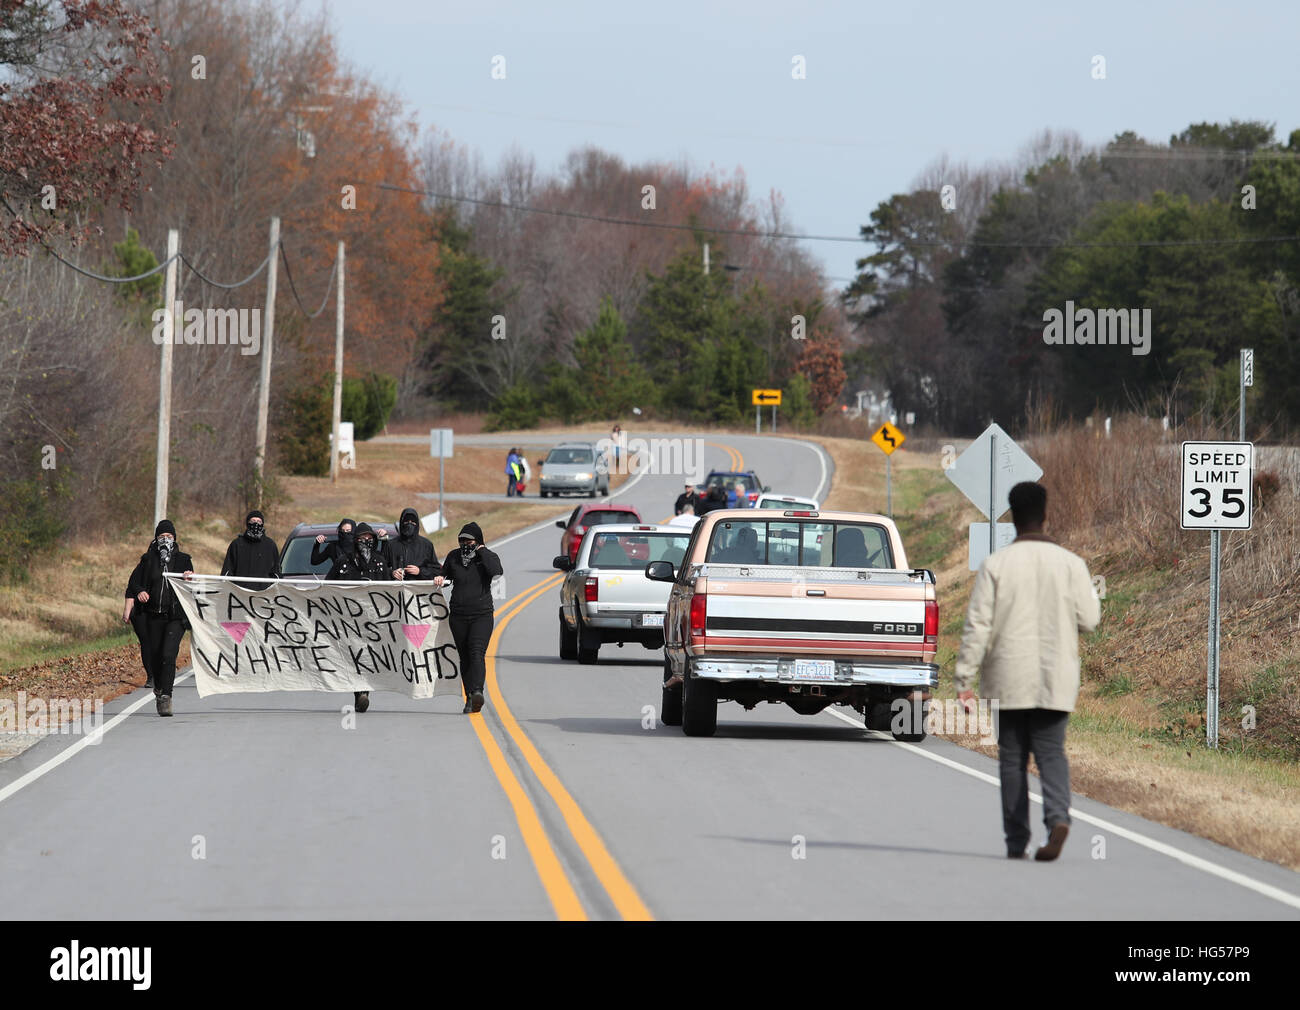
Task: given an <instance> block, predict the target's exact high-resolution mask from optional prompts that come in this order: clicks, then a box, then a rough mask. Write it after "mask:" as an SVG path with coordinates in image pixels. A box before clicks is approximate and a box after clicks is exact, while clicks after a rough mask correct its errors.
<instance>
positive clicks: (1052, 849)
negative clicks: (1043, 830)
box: [1034, 821, 1070, 863]
mask: <svg viewBox="0 0 1300 1010" xmlns="http://www.w3.org/2000/svg"><path fill="white" fill-rule="evenodd" d="M1069 833H1070V825H1068V824H1066V823H1065V822H1064V821H1059V822H1057V823H1056V824H1053V825H1052V830H1051V831H1050V832H1049V833H1048V835H1047V844H1046V845H1044V846H1042V847H1041V848H1040V849H1039V850H1038V851H1037V852H1035V853H1034V858H1035V859H1036V860H1038V862H1040V863H1050V862H1051V861H1052V860H1053V859H1055V858H1056V857H1057V856H1059V855H1060V854H1061V847H1062V846H1064V845H1065V836H1066V835H1068V834H1069Z"/></svg>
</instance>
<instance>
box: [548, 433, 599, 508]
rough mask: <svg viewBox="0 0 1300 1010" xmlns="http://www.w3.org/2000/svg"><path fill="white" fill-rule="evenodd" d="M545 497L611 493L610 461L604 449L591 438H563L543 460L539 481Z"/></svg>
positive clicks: (589, 496)
mask: <svg viewBox="0 0 1300 1010" xmlns="http://www.w3.org/2000/svg"><path fill="white" fill-rule="evenodd" d="M540 490H541V495H542V497H543V498H545V497H547V496H548V495H562V494H585V495H586V496H587V497H588V498H595V497H596V494H597V493H600V494H602V495H607V494H609V461H608V459H607V458H606V456H605V453H604V452H603V451H601V450H599V449H597V448H596V447H595V446H594V445H592V444H591V443H590V442H564V443H561V444H560V445H557V446H556V447H555V448H554V449H552V450H551V451H550V452H549V453H547V454H546V459H544V460H543V461H542V474H541V484H540Z"/></svg>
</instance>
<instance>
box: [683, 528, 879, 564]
mask: <svg viewBox="0 0 1300 1010" xmlns="http://www.w3.org/2000/svg"><path fill="white" fill-rule="evenodd" d="M705 561H707V562H712V563H715V564H722V565H790V566H799V567H810V568H882V569H891V568H893V567H894V553H893V551H892V550H891V549H890V544H889V535H888V533H886V532H885V528H884V527H883V526H875V525H872V524H870V523H832V522H777V521H771V522H764V521H762V520H744V519H738V520H732V521H730V522H722V523H718V524H717V525H716V526H714V527H713V538H712V539H711V540H710V541H709V549H708V552H707V553H706V554H705Z"/></svg>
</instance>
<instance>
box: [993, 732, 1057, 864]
mask: <svg viewBox="0 0 1300 1010" xmlns="http://www.w3.org/2000/svg"><path fill="white" fill-rule="evenodd" d="M1069 721H1070V713H1069V712H1057V711H1054V710H1052V709H1047V708H1023V709H1012V710H1010V711H1008V710H1007V709H1005V708H1004V709H1002V710H1001V711H1000V712H999V713H998V723H999V726H998V764H999V766H1000V769H999V770H1000V771H1001V776H1002V830H1003V832H1004V833H1005V834H1006V838H1007V851H1008V852H1024V851H1025V848H1026V847H1027V846H1028V845H1029V839H1030V830H1029V773H1028V768H1029V755H1030V754H1031V753H1032V754H1033V755H1034V760H1035V761H1036V762H1037V763H1038V778H1039V781H1041V782H1042V784H1043V823H1044V824H1045V825H1047V831H1048V833H1049V834H1050V833H1051V830H1052V826H1053V825H1055V824H1061V823H1064V824H1069V823H1070V763H1069V761H1067V760H1066V757H1065V725H1066V723H1068V722H1069Z"/></svg>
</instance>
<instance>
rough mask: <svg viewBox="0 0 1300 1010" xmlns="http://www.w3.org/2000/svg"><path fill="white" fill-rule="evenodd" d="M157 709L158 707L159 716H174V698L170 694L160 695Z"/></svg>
mask: <svg viewBox="0 0 1300 1010" xmlns="http://www.w3.org/2000/svg"><path fill="white" fill-rule="evenodd" d="M157 707H158V714H159V715H171V714H172V696H171V695H170V694H160V695H158V702H157Z"/></svg>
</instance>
